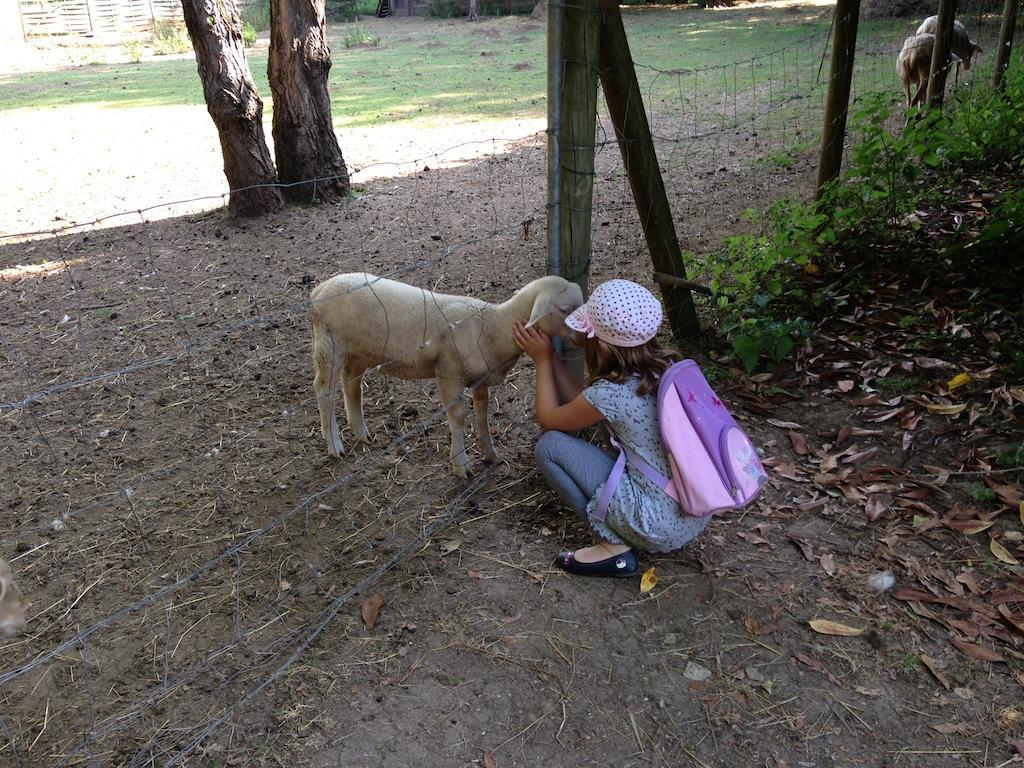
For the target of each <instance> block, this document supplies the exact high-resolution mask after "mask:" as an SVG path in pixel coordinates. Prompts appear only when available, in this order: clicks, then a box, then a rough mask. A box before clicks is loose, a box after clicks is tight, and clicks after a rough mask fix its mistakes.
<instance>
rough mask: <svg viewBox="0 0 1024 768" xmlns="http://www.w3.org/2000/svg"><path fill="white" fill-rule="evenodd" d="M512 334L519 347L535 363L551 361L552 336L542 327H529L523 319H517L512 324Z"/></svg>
mask: <svg viewBox="0 0 1024 768" xmlns="http://www.w3.org/2000/svg"><path fill="white" fill-rule="evenodd" d="M512 336H513V337H514V338H515V340H516V344H517V345H518V346H519V348H520V349H521V350H523V352H525V353H526V354H528V355H529V356H530V357H531V358H532V359H533V362H534V363H535V364H536V363H541V362H550V361H551V357H552V354H553V351H552V349H551V337H550V336H548V335H547V334H546V333H544V331H542V330H541V329H540V328H537V327H536V326H534V327H533V328H527V327H526V324H525V323H523V321H522V320H516V322H515V323H514V324H513V326H512Z"/></svg>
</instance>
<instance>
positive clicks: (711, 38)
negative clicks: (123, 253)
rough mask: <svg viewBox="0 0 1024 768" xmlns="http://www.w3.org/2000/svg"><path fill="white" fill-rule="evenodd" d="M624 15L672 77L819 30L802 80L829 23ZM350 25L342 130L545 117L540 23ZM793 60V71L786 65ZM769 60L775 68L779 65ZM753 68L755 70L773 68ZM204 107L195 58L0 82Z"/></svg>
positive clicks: (30, 96) (665, 97)
mask: <svg viewBox="0 0 1024 768" xmlns="http://www.w3.org/2000/svg"><path fill="white" fill-rule="evenodd" d="M624 17H625V20H626V29H627V33H628V34H629V37H630V44H631V47H632V51H633V58H634V60H635V61H637V62H639V63H643V64H646V65H648V66H651V67H656V68H660V69H672V70H684V69H692V68H697V67H709V66H715V65H721V64H727V63H731V62H734V61H736V60H738V59H743V58H746V57H749V56H752V55H754V54H756V53H758V52H764V51H769V50H774V49H778V48H780V47H782V46H785V45H788V44H791V43H793V42H794V41H796V40H799V39H800V38H803V37H806V36H808V35H809V34H815V33H817V35H818V36H817V37H816V39H815V43H814V44H813V45H810V46H801V48H800V51H801V52H802V59H801V62H804V63H802V64H801V65H800V69H801V70H802V74H801V76H802V77H804V78H805V79H806V78H807V77H809V76H810V75H809V71H810V70H814V71H816V69H817V63H818V60H819V58H820V56H821V50H820V41H821V40H822V39H823V36H824V34H825V33H826V31H827V28H828V17H827V15H826V14H824V13H823V9H821V8H820V7H813V8H805V9H792V8H790V9H785V8H780V9H771V8H757V9H748V10H730V11H703V10H699V9H696V8H673V9H657V10H654V9H636V10H625V11H624ZM363 23H366V22H365V21H364V22H363ZM874 27H875V28H876V29H881V28H883V27H884V25H881V26H880V25H877V24H876V25H874ZM352 28H353V25H352V24H332V25H331V26H330V29H329V38H330V40H331V43H332V58H333V67H332V70H331V76H330V88H331V99H332V107H333V114H334V119H335V123H336V124H337V125H338V126H339V127H344V126H366V125H373V124H379V123H380V122H395V121H401V120H416V121H425V122H434V121H439V122H444V121H450V120H453V119H459V120H465V119H489V118H490V119H496V118H527V117H540V116H542V115H543V114H544V108H545V107H544V103H545V92H546V86H545V51H546V43H545V29H544V27H543V26H542V25H537V24H527V23H526V22H525V20H524V19H523V18H522V17H504V18H496V19H488V20H486V21H484V22H481V23H479V24H467V23H465V22H464V21H463V20H462V19H455V20H441V19H414V20H409V21H397V20H395V21H392V20H388V21H385V22H381V23H375V24H374V25H373V26H372V29H371V32H372V34H373V35H374V36H377V35H379V36H380V38H381V40H380V45H379V46H377V47H364V46H360V47H352V48H348V49H346V48H345V47H344V45H343V42H342V41H343V40H344V39H345V37H346V35H350V34H351V30H352ZM888 28H890V29H891V28H892V25H891V23H890V24H889V26H888ZM488 29H492V30H495V31H497V32H498V33H500V36H499V37H497V38H495V39H489V38H488V37H487V36H485V35H484V34H482V32H483V31H485V30H488ZM861 30H862V32H861V34H862V39H864V36H866V35H871V34H872V33H873V32H872V25H871V24H862V25H861ZM247 55H248V60H249V65H250V68H251V70H252V72H253V75H254V79H255V82H256V86H257V88H258V90H259V93H260V95H261V97H262V98H263V99H264V102H265V104H266V109H267V111H268V112H269V111H270V110H271V109H272V104H271V103H270V88H269V86H268V83H267V78H266V69H267V53H266V51H265V50H262V51H249V52H248V54H247ZM791 55H792V54H791ZM790 62H791V63H790V65H789V66H790V68H793V69H795V68H796V67H795V65H794V63H793V60H792V59H791V60H790ZM773 64H774V65H775V66H781V62H773ZM812 64H813V66H812ZM752 66H753V67H759V68H762V69H763V68H764V67H767V66H769V63H768V62H767V61H765V62H760V63H757V64H755V65H752ZM803 70H806V71H803ZM826 72H827V62H826ZM732 76H733V72H732V68H730V69H729V70H728V71H727V72H726V71H723V70H718V71H716V72H715V73H714V74H713V75H708V76H707V83H706V84H705V80H703V79H702V80H701V84H699V85H698V86H694V87H695V88H698V91H700V90H703V89H704V88H705V87H706V88H707V89H709V90H710V91H713V90H714V89H715V88H717V87H719V84H718V83H717V81H716V80H715V78H721V79H728V78H729V77H732ZM744 76H745V77H748V78H749V77H751V76H752V74H751V72H750V71H745V70H743V68H742V67H739V68H737V72H736V77H737V78H740V77H744ZM688 77H691V76H690V75H679V76H676V75H665V74H661V75H658V74H657V73H655V72H652V71H651V70H645V69H642V68H641V69H640V70H639V78H640V82H641V87H642V88H644V89H645V93H646V94H647V95H648V102H649V104H648V106H649V107H651V108H654V109H657V108H658V107H659V105H662V104H664V105H666V106H669V105H671V104H675V105H676V106H678V103H679V99H680V93H683V95H684V96H685V87H686V86H685V84H686V82H687V78H688ZM700 77H701V78H705V76H704V75H701V76H700ZM652 84H653V87H652ZM681 84H682V87H681ZM740 85H741V87H742V85H743V84H742V82H741V83H740ZM203 103H204V102H203V95H202V89H201V85H200V82H199V78H198V75H197V73H196V64H195V62H194V61H192V60H191V59H183V60H150V61H145V62H141V63H136V64H118V65H105V64H104V65H90V66H85V67H78V68H75V69H65V70H60V71H50V72H47V71H39V72H28V73H20V74H14V75H5V76H2V77H0V112H3V111H10V110H16V109H49V108H53V107H62V106H71V105H82V104H92V105H103V106H109V107H113V108H130V107H154V106H164V105H168V106H170V105H202V104H203Z"/></svg>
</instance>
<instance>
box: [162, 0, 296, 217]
mask: <svg viewBox="0 0 1024 768" xmlns="http://www.w3.org/2000/svg"><path fill="white" fill-rule="evenodd" d="M181 8H182V11H184V14H185V26H186V27H187V28H188V34H189V37H191V38H192V47H193V48H194V49H195V52H196V64H197V65H198V68H199V79H200V80H201V81H202V83H203V96H204V98H205V99H206V108H207V109H208V110H209V112H210V117H212V118H213V123H214V125H216V126H217V133H218V134H219V135H220V147H221V152H222V153H223V155H224V175H225V176H227V179H228V188H229V189H230V190H231V197H230V199H229V201H228V211H230V213H231V214H232V215H233V216H260V215H262V214H265V213H270V212H271V211H276V210H279V209H280V208H281V194H280V192H278V190H277V188H276V187H274V186H261V185H273V184H276V183H277V175H276V174H275V172H274V161H273V158H271V156H270V150H269V149H267V139H266V136H265V135H264V133H263V102H262V101H261V100H260V97H259V94H258V93H257V92H256V86H255V84H254V83H253V81H252V72H251V71H250V70H249V63H248V62H247V61H246V59H245V47H244V44H243V42H242V20H241V18H240V17H239V15H238V7H237V6H236V5H235V3H234V2H233V1H232V0H181Z"/></svg>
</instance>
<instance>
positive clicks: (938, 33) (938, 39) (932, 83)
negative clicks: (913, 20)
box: [928, 0, 956, 109]
mask: <svg viewBox="0 0 1024 768" xmlns="http://www.w3.org/2000/svg"><path fill="white" fill-rule="evenodd" d="M955 16H956V0H939V20H938V24H937V25H936V29H935V44H934V45H933V46H932V64H931V68H930V69H931V71H930V73H929V75H928V104H929V106H931V107H937V108H939V109H941V108H942V100H943V97H944V96H945V93H946V75H948V74H949V65H950V58H949V52H950V51H949V49H950V46H951V45H952V43H953V19H954V17H955Z"/></svg>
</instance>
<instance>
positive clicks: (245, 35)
mask: <svg viewBox="0 0 1024 768" xmlns="http://www.w3.org/2000/svg"><path fill="white" fill-rule="evenodd" d="M242 42H243V43H245V47H246V48H251V47H252V46H254V45H255V44H256V29H255V27H253V25H252V24H250V23H249V22H248V21H246V22H243V23H242Z"/></svg>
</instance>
